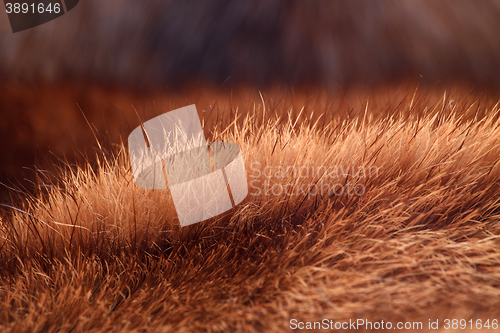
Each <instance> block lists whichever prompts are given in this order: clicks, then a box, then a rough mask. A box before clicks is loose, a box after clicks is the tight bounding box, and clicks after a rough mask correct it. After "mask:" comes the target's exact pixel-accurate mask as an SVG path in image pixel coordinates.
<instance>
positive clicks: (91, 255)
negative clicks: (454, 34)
mask: <svg viewBox="0 0 500 333" xmlns="http://www.w3.org/2000/svg"><path fill="white" fill-rule="evenodd" d="M435 92H436V90H430V91H428V90H425V89H424V91H422V89H420V90H419V89H416V88H414V89H411V90H408V91H406V92H405V91H401V90H389V91H386V92H378V93H375V94H357V93H347V94H345V95H344V98H342V97H341V95H339V96H338V97H339V98H338V99H335V100H334V102H332V103H330V104H328V103H324V100H323V101H322V100H321V99H320V98H318V99H317V100H316V101H311V100H309V101H307V100H306V101H302V102H300V101H299V103H297V100H300V98H298V97H295V100H293V99H292V100H290V99H287V98H285V99H283V100H280V99H279V98H280V97H283V94H276V95H273V94H271V93H269V94H267V95H266V94H265V95H263V96H265V97H263V98H262V99H261V97H260V95H258V94H253V95H252V96H253V97H248V98H247V99H244V98H241V99H237V100H231V99H230V97H222V96H219V100H218V101H217V103H218V105H219V106H218V107H220V109H218V110H216V111H214V113H213V114H212V115H210V116H209V115H206V117H207V118H206V119H205V120H208V119H211V118H210V117H215V116H216V115H219V116H220V117H221V118H218V119H219V121H218V124H217V126H216V125H215V124H213V123H212V124H209V122H208V121H207V122H206V123H205V130H206V131H207V133H208V134H209V137H210V138H211V139H212V140H217V141H232V142H236V143H238V144H239V145H240V147H242V150H243V152H244V158H245V162H246V167H247V174H248V175H249V181H250V180H251V179H254V178H251V175H252V174H255V171H253V169H252V162H260V165H261V167H260V168H261V169H260V170H261V171H262V170H263V168H264V167H265V166H280V165H282V166H295V167H297V168H299V167H301V166H304V165H307V164H308V163H309V164H314V165H316V166H321V165H323V166H332V165H335V166H352V165H354V166H358V165H362V166H366V167H370V166H377V167H378V170H379V171H378V174H376V175H372V176H370V177H362V178H359V179H355V180H354V178H353V177H350V178H349V177H344V176H343V177H340V179H330V178H328V179H327V181H328V182H342V183H345V182H349V181H352V182H357V183H361V184H363V185H364V186H366V193H365V194H364V195H361V196H356V195H351V196H349V195H346V194H344V195H340V196H335V195H334V196H331V197H328V196H325V195H323V196H320V195H307V194H306V195H304V194H299V195H292V196H286V195H268V196H264V195H260V196H259V195H257V196H252V195H250V196H249V197H248V198H247V200H246V201H245V202H244V203H243V204H242V205H240V206H238V207H237V208H236V209H235V210H234V211H231V212H230V213H229V214H226V215H225V216H222V217H220V218H214V219H212V220H209V221H205V222H201V223H198V224H195V225H192V226H189V227H185V228H180V227H179V226H178V225H177V224H176V221H175V212H174V210H173V209H172V207H171V205H169V202H170V201H169V200H170V199H169V197H168V192H163V191H147V190H143V189H140V188H138V187H137V186H136V185H135V184H134V182H133V179H132V175H131V172H130V170H129V166H128V159H127V151H126V149H125V148H124V146H119V147H118V148H116V149H115V150H114V151H113V153H112V154H111V153H105V152H102V154H101V155H100V156H99V158H98V165H97V167H92V166H91V165H81V166H79V167H76V168H73V169H71V168H67V169H66V171H64V172H63V173H61V174H60V175H59V179H60V183H58V184H53V186H50V184H46V182H47V180H46V178H44V177H43V176H40V179H39V185H40V186H39V194H35V195H33V196H29V197H28V198H26V199H24V201H23V202H24V203H23V204H22V205H19V206H17V207H16V208H12V209H11V215H9V216H6V217H4V218H3V219H2V223H1V227H2V229H1V230H0V239H1V243H0V245H1V249H0V258H1V262H2V266H1V268H2V270H1V271H0V276H1V285H0V325H1V328H2V331H10V332H22V331H25V332H28V331H64V332H66V331H72V332H109V331H115V332H123V331H128V332H144V331H159V332H171V331H185V332H191V331H227V332H230V331H231V332H232V331H239V330H243V331H288V330H289V320H290V319H291V318H296V319H298V320H300V321H318V320H321V319H323V318H328V319H331V320H335V321H337V320H346V319H347V320H348V319H349V318H351V319H353V320H354V319H357V318H368V319H371V320H382V319H383V320H384V321H387V320H391V321H393V322H396V321H398V320H422V321H423V324H424V328H426V327H427V326H426V325H427V319H435V318H439V319H441V320H442V319H444V318H446V317H447V316H455V318H456V316H462V317H458V318H459V319H460V318H466V319H469V318H474V319H476V318H490V319H492V318H497V319H498V318H499V317H498V316H499V314H500V313H499V311H498V308H499V305H500V301H499V300H500V291H499V286H500V253H499V249H500V247H499V245H500V244H499V240H498V237H499V233H500V228H499V224H498V220H499V215H500V205H499V199H500V198H499V193H500V192H499V187H500V163H499V156H500V129H499V128H500V127H499V125H498V116H499V112H500V109H499V107H498V104H497V102H498V98H496V97H493V98H491V97H478V96H477V95H475V94H470V93H469V92H468V91H465V90H458V91H457V90H452V91H451V92H450V91H447V92H446V93H443V94H439V96H434V95H433V94H434V93H435ZM306 96H307V94H306ZM438 99H439V100H438ZM297 104H298V105H299V107H296V106H297ZM224 105H228V106H229V107H230V108H224V107H223V106H224ZM300 105H303V106H306V108H307V112H304V111H303V112H301V108H300ZM161 111H164V110H161ZM222 111H225V112H222ZM312 111H314V113H313V112H312ZM199 113H200V116H202V117H203V115H204V113H203V112H202V111H201V110H199ZM223 114H224V116H222V115H223ZM258 179H259V180H260V181H262V182H263V181H265V179H264V178H263V176H261V177H260V178H258ZM320 180H321V179H320V178H319V177H317V176H316V175H308V176H307V177H304V178H299V177H294V176H290V175H289V176H287V177H285V178H276V177H274V178H272V179H271V182H272V184H279V183H282V184H285V183H289V182H292V183H294V184H296V185H297V186H300V185H301V184H306V186H307V185H308V184H311V183H315V182H318V181H320ZM250 192H252V189H250ZM494 316H497V317H494Z"/></svg>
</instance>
